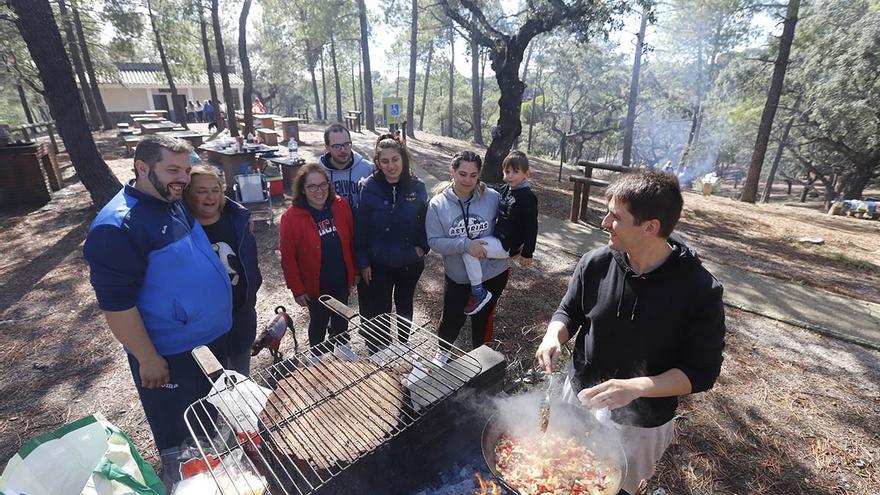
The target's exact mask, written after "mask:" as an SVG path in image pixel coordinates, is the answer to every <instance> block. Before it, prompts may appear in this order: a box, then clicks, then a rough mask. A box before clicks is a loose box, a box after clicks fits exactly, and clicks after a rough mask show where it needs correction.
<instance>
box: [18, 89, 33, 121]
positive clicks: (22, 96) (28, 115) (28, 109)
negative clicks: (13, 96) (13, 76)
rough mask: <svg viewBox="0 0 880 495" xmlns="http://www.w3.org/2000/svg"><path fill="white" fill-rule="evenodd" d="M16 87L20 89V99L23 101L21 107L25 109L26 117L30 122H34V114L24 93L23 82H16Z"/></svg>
mask: <svg viewBox="0 0 880 495" xmlns="http://www.w3.org/2000/svg"><path fill="white" fill-rule="evenodd" d="M15 89H16V90H18V100H19V101H20V102H21V109H22V110H24V118H26V119H27V123H28V124H33V123H34V116H33V114H32V113H31V107H30V106H29V105H28V102H27V96H25V94H24V88H23V87H22V85H21V84H16V85H15Z"/></svg>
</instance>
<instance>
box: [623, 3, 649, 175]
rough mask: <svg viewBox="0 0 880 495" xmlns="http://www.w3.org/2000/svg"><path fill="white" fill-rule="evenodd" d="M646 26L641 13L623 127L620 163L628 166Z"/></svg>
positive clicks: (645, 16)
mask: <svg viewBox="0 0 880 495" xmlns="http://www.w3.org/2000/svg"><path fill="white" fill-rule="evenodd" d="M647 27H648V16H647V15H645V14H642V23H641V24H640V25H639V36H638V38H636V54H635V56H634V57H633V70H632V79H631V81H630V85H629V99H628V101H627V109H626V123H625V124H624V127H623V157H622V158H621V165H623V166H624V167H629V166H630V160H631V157H632V145H633V130H634V128H635V125H636V105H638V102H639V75H640V73H641V68H642V49H643V47H644V45H645V29H646V28H647Z"/></svg>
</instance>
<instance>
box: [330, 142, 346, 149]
mask: <svg viewBox="0 0 880 495" xmlns="http://www.w3.org/2000/svg"><path fill="white" fill-rule="evenodd" d="M330 147H331V148H333V150H334V151H342V150H347V149H351V141H348V142H347V143H341V144H331V145H330Z"/></svg>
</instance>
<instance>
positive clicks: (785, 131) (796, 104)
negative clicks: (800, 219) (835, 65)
mask: <svg viewBox="0 0 880 495" xmlns="http://www.w3.org/2000/svg"><path fill="white" fill-rule="evenodd" d="M800 105H801V97H800V95H798V97H797V100H795V102H794V109H793V110H792V115H791V118H790V119H788V122H787V123H786V124H785V128H784V129H782V137H781V138H780V139H779V146H778V147H777V148H776V156H775V157H773V164H772V165H770V173H768V174H767V182H766V184H764V193H763V194H762V195H761V202H762V203H769V202H770V191H772V190H773V180H774V179H775V178H776V170H777V169H778V168H779V162H780V161H782V152H783V151H785V144H786V143H787V142H788V135H789V133H790V132H791V128H792V126H794V121H795V120H797V117H798V108H799V107H800Z"/></svg>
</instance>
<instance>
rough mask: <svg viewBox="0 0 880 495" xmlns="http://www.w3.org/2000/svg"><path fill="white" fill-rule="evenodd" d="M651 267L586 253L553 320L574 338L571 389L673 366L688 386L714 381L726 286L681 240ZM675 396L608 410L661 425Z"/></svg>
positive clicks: (605, 253) (621, 418)
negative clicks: (640, 271)
mask: <svg viewBox="0 0 880 495" xmlns="http://www.w3.org/2000/svg"><path fill="white" fill-rule="evenodd" d="M669 244H670V246H672V253H671V254H670V255H669V257H668V258H667V259H666V261H664V262H663V264H661V265H660V266H659V267H657V268H656V269H654V270H652V271H650V272H648V273H644V274H641V275H639V274H636V273H635V272H634V271H633V269H632V268H631V267H630V265H629V263H628V262H627V259H626V255H625V254H624V253H622V252H619V251H614V250H612V249H610V248H608V247H603V248H599V249H596V250H593V251H591V252H589V253H587V254H585V255H584V256H583V258H581V260H580V262H578V265H577V267H576V268H575V271H574V274H573V275H572V280H571V283H570V285H569V288H568V291H567V292H566V294H565V297H564V298H563V300H562V302H561V303H560V305H559V309H558V310H557V311H556V313H555V314H554V316H553V320H554V321H561V322H563V323H565V325H566V328H568V331H569V334H570V335H572V336H574V335H575V333H577V335H576V337H575V348H574V359H573V362H574V367H575V376H574V379H575V382H576V390H580V389H581V388H585V387H590V386H593V385H596V384H598V383H601V382H603V381H605V380H608V379H611V378H621V379H624V378H634V377H639V376H654V375H659V374H661V373H663V372H666V371H668V370H670V369H672V368H678V369H680V370H681V371H682V372H684V374H685V375H687V377H688V379H689V380H690V383H691V387H692V391H693V392H700V391H703V390H706V389H709V388H711V387H712V385H713V384H714V382H715V379H716V378H717V377H718V374H719V372H720V369H721V361H722V358H721V350H722V349H723V347H724V332H725V326H724V306H723V303H722V293H723V288H722V286H721V284H720V283H719V282H718V280H716V279H715V277H713V276H712V275H711V274H710V273H709V272H708V271H706V269H705V268H704V267H703V265H702V263H701V262H700V260H699V258H698V257H697V255H696V253H695V252H694V251H692V250H691V249H690V248H689V247H688V246H687V245H686V244H685V243H684V242H683V241H682V240H681V239H680V238H678V237H670V239H669ZM677 404H678V401H677V398H675V397H666V398H656V399H655V398H650V399H649V398H643V399H638V400H636V401H633V403H631V404H630V405H629V406H627V407H625V408H622V409H618V410H615V411H613V413H612V414H613V417H614V418H615V420H616V421H618V422H621V423H626V424H635V425H638V426H646V427H650V426H658V425H661V424H663V423H665V422H666V421H669V420H670V419H672V417H673V415H674V413H675V409H676V407H677Z"/></svg>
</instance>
